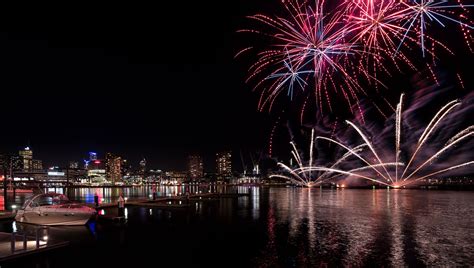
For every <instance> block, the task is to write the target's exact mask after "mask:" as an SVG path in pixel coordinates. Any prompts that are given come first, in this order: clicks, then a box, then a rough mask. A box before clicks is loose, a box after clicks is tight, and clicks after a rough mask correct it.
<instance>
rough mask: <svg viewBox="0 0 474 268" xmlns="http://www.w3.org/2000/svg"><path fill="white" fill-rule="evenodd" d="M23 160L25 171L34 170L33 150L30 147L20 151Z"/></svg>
mask: <svg viewBox="0 0 474 268" xmlns="http://www.w3.org/2000/svg"><path fill="white" fill-rule="evenodd" d="M18 154H19V155H20V157H21V159H22V160H23V169H24V170H27V171H28V170H31V169H32V168H33V163H32V162H33V150H31V149H30V147H25V149H24V150H20V152H19V153H18Z"/></svg>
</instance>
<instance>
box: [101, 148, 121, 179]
mask: <svg viewBox="0 0 474 268" xmlns="http://www.w3.org/2000/svg"><path fill="white" fill-rule="evenodd" d="M121 164H122V159H121V158H120V156H116V155H114V154H112V153H106V154H105V177H106V178H107V180H108V181H110V182H112V183H113V184H115V183H116V182H120V181H122V170H121V168H120V166H121Z"/></svg>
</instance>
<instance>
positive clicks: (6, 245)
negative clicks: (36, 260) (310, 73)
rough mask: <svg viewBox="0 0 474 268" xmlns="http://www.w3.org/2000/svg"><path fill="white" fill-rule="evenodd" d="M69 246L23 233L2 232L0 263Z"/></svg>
mask: <svg viewBox="0 0 474 268" xmlns="http://www.w3.org/2000/svg"><path fill="white" fill-rule="evenodd" d="M67 245H69V242H66V241H50V240H47V239H46V240H45V241H43V240H42V239H40V238H38V236H36V237H34V236H27V235H26V234H21V233H3V232H0V262H3V261H8V260H14V259H17V258H20V257H24V256H27V255H32V254H37V253H41V252H46V251H50V250H54V249H58V248H63V247H66V246H67Z"/></svg>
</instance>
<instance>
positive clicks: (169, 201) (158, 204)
mask: <svg viewBox="0 0 474 268" xmlns="http://www.w3.org/2000/svg"><path fill="white" fill-rule="evenodd" d="M244 196H250V194H249V193H201V194H193V195H189V196H184V195H181V196H163V197H157V198H156V199H155V200H153V199H150V198H140V199H132V200H127V201H125V206H138V207H147V208H161V209H176V208H177V209H182V208H188V207H189V202H188V201H191V202H208V201H219V200H220V199H221V198H239V197H244ZM86 205H87V206H90V207H92V208H95V209H97V210H101V209H106V208H116V207H117V203H100V204H99V206H97V207H96V206H95V205H94V204H90V203H89V204H86Z"/></svg>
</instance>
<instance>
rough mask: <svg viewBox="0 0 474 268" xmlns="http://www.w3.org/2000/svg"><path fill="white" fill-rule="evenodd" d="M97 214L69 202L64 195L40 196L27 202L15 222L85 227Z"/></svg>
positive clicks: (90, 209) (50, 194) (86, 207)
mask: <svg viewBox="0 0 474 268" xmlns="http://www.w3.org/2000/svg"><path fill="white" fill-rule="evenodd" d="M95 213H96V211H95V210H94V209H93V208H90V207H88V206H85V205H82V204H77V203H73V202H71V201H69V199H68V198H67V197H66V196H65V195H62V194H57V193H47V194H38V195H35V196H33V197H32V198H30V199H28V200H26V202H25V204H23V207H22V208H21V209H19V210H18V211H17V214H16V217H15V220H16V221H17V222H21V223H30V224H39V225H85V224H86V223H87V222H88V221H89V219H90V218H91V217H92V216H93V215H94V214H95Z"/></svg>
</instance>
